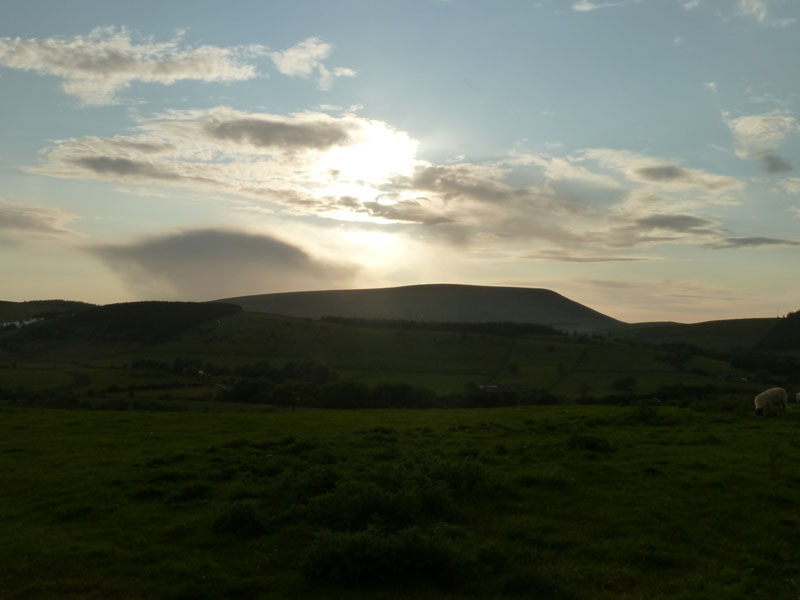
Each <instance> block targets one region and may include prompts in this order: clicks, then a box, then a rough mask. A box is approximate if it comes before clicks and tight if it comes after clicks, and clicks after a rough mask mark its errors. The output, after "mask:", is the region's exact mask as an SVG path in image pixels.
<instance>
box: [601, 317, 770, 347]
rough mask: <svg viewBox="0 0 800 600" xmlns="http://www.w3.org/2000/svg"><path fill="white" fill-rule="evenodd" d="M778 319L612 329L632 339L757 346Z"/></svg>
mask: <svg viewBox="0 0 800 600" xmlns="http://www.w3.org/2000/svg"><path fill="white" fill-rule="evenodd" d="M776 322H777V319H732V320H721V321H708V322H706V323H693V324H690V325H684V324H678V323H671V324H667V325H654V326H641V327H637V326H636V325H631V326H630V327H627V328H621V329H618V330H615V331H613V332H611V334H610V336H611V337H614V338H617V339H629V340H632V341H636V342H645V343H648V344H674V343H684V344H692V345H693V346H698V347H700V348H708V349H711V350H733V349H736V348H739V349H750V348H754V347H755V346H756V345H757V344H758V343H759V342H760V341H761V340H762V339H763V338H764V336H765V335H766V334H767V332H768V331H769V330H770V329H772V327H774V326H775V323H776Z"/></svg>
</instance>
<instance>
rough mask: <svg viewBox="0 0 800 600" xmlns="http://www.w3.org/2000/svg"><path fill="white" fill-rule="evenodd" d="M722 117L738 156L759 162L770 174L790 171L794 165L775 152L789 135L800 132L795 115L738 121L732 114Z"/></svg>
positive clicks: (759, 117)
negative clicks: (731, 135) (731, 136)
mask: <svg viewBox="0 0 800 600" xmlns="http://www.w3.org/2000/svg"><path fill="white" fill-rule="evenodd" d="M722 116H723V119H724V121H725V124H726V125H727V126H728V128H729V129H730V130H731V133H733V136H734V139H735V140H736V156H738V157H739V158H742V159H744V160H757V161H759V162H760V163H761V167H762V168H763V169H764V170H765V171H766V172H767V173H783V172H785V171H789V170H791V168H792V167H791V165H789V164H788V163H787V162H786V161H785V160H784V159H783V158H781V157H780V156H778V155H777V154H776V153H775V150H776V149H777V148H778V146H780V144H781V142H783V140H784V139H785V138H786V137H787V136H788V135H791V134H793V133H798V132H800V126H799V125H798V122H797V119H795V118H794V116H792V115H790V114H788V113H786V112H781V111H773V112H770V113H766V114H762V115H745V116H742V117H736V118H733V117H731V116H730V114H729V113H723V115H722Z"/></svg>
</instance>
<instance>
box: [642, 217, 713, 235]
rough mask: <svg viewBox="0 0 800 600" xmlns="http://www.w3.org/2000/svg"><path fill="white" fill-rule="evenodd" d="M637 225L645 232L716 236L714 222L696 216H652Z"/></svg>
mask: <svg viewBox="0 0 800 600" xmlns="http://www.w3.org/2000/svg"><path fill="white" fill-rule="evenodd" d="M636 225H637V226H639V227H640V228H642V229H644V230H657V229H661V230H665V231H674V232H676V233H692V234H700V235H714V234H716V229H715V228H714V223H713V221H709V220H708V219H704V218H702V217H697V216H694V215H650V216H648V217H644V218H641V219H638V220H637V221H636Z"/></svg>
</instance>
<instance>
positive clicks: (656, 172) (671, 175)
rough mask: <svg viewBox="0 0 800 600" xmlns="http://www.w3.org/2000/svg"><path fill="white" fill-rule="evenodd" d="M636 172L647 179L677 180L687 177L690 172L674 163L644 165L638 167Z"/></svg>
mask: <svg viewBox="0 0 800 600" xmlns="http://www.w3.org/2000/svg"><path fill="white" fill-rule="evenodd" d="M635 173H636V174H637V175H638V176H639V177H641V178H642V179H645V180H647V181H659V182H661V181H676V180H679V179H687V178H689V176H690V173H689V172H688V171H686V170H685V169H681V168H680V167H675V166H673V165H666V166H663V167H642V168H640V169H636V170H635Z"/></svg>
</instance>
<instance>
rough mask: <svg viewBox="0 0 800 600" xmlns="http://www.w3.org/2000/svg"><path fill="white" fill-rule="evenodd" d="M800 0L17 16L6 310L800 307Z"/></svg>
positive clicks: (5, 186)
mask: <svg viewBox="0 0 800 600" xmlns="http://www.w3.org/2000/svg"><path fill="white" fill-rule="evenodd" d="M798 27H800V6H798V5H797V4H796V3H794V2H792V1H790V0H785V1H784V0H619V1H608V2H602V1H599V0H549V1H548V0H540V1H538V2H537V1H530V2H522V1H517V2H491V3H490V2H466V1H461V0H451V1H449V2H443V1H438V0H437V1H435V0H426V1H423V0H419V1H415V2H403V3H398V2H378V1H349V2H338V1H325V2H291V3H287V2H236V1H232V2H227V3H219V2H139V3H136V4H131V3H121V2H115V1H103V2H79V1H73V2H69V3H64V2H54V1H51V2H37V1H30V0H28V1H25V2H22V1H19V2H13V1H12V2H5V3H2V4H0V89H2V94H0V131H2V135H0V298H2V299H6V300H26V299H34V298H51V297H62V298H71V299H80V300H86V301H90V302H98V303H106V302H115V301H125V300H135V299H151V298H162V299H186V300H208V299H214V298H221V297H227V296H233V295H245V294H257V293H266V292H278V291H293V290H300V289H331V288H356V287H379V286H389V285H405V284H414V283H432V282H451V283H474V284H486V285H519V286H526V287H546V288H550V289H553V290H555V291H558V292H560V293H562V294H564V295H566V296H568V297H570V298H573V299H575V300H577V301H579V302H583V303H585V304H588V305H590V306H592V307H593V308H596V309H598V310H601V311H603V312H606V313H608V314H610V315H611V316H614V317H616V318H619V319H622V320H628V321H642V320H668V319H671V320H679V321H686V322H694V321H702V320H708V319H720V318H734V317H746V316H774V315H775V314H783V313H785V312H788V311H790V310H797V309H798V308H800V306H798V305H800V279H798V277H797V276H796V272H797V270H798V269H797V267H798V265H800V261H798V258H800V233H798V231H800V170H799V169H800V123H799V122H798V120H797V115H798V114H800V98H798V92H800V89H799V88H800V83H798V82H800V78H798V68H797V64H796V57H797V56H800V35H798Z"/></svg>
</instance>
